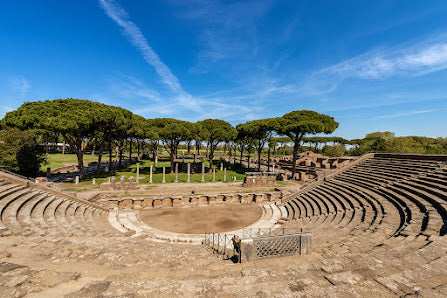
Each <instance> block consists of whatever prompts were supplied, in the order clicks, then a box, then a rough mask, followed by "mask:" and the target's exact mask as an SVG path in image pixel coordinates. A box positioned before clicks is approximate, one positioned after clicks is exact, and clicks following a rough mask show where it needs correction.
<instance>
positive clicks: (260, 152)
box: [258, 147, 262, 172]
mask: <svg viewBox="0 0 447 298" xmlns="http://www.w3.org/2000/svg"><path fill="white" fill-rule="evenodd" d="M260 149H261V150H259V148H258V171H259V172H260V171H261V154H262V147H261V148H260Z"/></svg>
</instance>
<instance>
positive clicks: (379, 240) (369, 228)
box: [285, 156, 447, 253]
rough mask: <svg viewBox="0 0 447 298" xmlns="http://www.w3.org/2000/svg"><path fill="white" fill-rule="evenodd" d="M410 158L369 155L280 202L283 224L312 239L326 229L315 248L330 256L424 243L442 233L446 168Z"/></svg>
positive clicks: (446, 221)
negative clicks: (303, 229) (307, 233)
mask: <svg viewBox="0 0 447 298" xmlns="http://www.w3.org/2000/svg"><path fill="white" fill-rule="evenodd" d="M415 158H416V159H414V160H411V159H400V158H387V157H382V156H381V157H373V158H370V159H367V160H365V161H363V162H361V163H359V164H357V165H355V166H353V167H351V168H350V169H348V170H346V171H344V172H341V173H338V174H337V175H336V176H334V177H332V179H328V180H327V181H325V182H323V183H320V184H318V185H316V186H314V187H313V188H311V189H310V190H307V191H306V192H303V193H300V194H299V195H297V196H296V197H295V198H293V199H291V200H288V201H287V202H286V203H285V207H286V208H287V210H288V212H289V218H288V219H289V221H288V226H290V225H294V226H297V225H298V226H301V227H307V228H309V229H311V230H312V231H314V237H315V236H316V237H317V238H319V237H321V233H323V234H324V233H325V232H326V231H329V230H330V232H331V235H333V237H330V238H332V239H330V240H327V239H320V240H321V241H320V247H326V248H327V249H326V250H325V251H326V252H329V251H330V252H331V253H334V250H333V249H334V247H335V248H337V249H341V250H344V249H349V250H351V251H352V250H358V249H360V248H361V249H360V250H362V249H363V250H364V249H366V247H369V248H370V249H371V247H381V246H387V247H388V246H391V247H401V243H406V242H408V241H410V240H411V239H419V238H420V239H424V240H423V243H425V245H427V244H428V243H430V242H429V240H428V239H433V237H436V236H437V235H440V236H443V235H445V233H446V232H447V211H446V210H447V169H446V168H445V167H446V162H443V161H439V160H427V159H426V160H417V157H415ZM424 158H426V157H424ZM446 160H447V159H446ZM334 228H335V229H334ZM336 239H338V240H336ZM346 239H349V241H347V240H346ZM316 243H318V240H317V241H316ZM360 243H363V245H361V244H360ZM365 243H369V244H370V246H368V245H365Z"/></svg>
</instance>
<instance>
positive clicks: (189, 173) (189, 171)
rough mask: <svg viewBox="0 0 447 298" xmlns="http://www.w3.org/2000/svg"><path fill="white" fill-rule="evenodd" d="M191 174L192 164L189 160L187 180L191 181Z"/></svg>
mask: <svg viewBox="0 0 447 298" xmlns="http://www.w3.org/2000/svg"><path fill="white" fill-rule="evenodd" d="M190 176H191V164H190V163H189V162H188V180H186V182H188V183H189V182H191V179H190Z"/></svg>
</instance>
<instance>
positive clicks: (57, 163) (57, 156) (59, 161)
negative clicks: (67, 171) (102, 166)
mask: <svg viewBox="0 0 447 298" xmlns="http://www.w3.org/2000/svg"><path fill="white" fill-rule="evenodd" d="M104 159H107V160H108V156H104V155H103V157H102V160H103V161H104ZM97 160H98V156H97V155H96V154H95V155H91V154H85V155H84V164H85V165H86V164H88V163H89V162H92V161H97ZM47 162H48V163H47V164H43V165H42V166H41V168H40V169H41V171H42V172H46V171H47V168H48V167H49V168H50V169H51V170H54V169H57V168H61V167H64V166H69V165H72V164H76V165H77V164H78V158H77V157H76V154H73V153H65V154H61V153H51V154H48V155H47Z"/></svg>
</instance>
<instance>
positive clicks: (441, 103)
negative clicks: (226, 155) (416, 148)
mask: <svg viewBox="0 0 447 298" xmlns="http://www.w3.org/2000/svg"><path fill="white" fill-rule="evenodd" d="M446 15H447V1H445V0H440V1H436V0H431V1H408V0H406V1H403V0H402V1H391V0H387V1H379V0H375V1H361V0H358V1H354V0H352V1H342V0H340V1H314V0H313V1H311V0H309V1H296V0H291V1H260V0H257V1H202V0H188V1H183V0H164V1H156V0H153V1H143V0H126V1H124V0H120V1H111V0H99V1H94V0H85V1H84V0H77V1H56V0H53V1H32V0H29V1H21V0H15V1H2V2H1V4H0V26H1V27H0V28H2V29H1V30H0V41H1V43H0V45H1V46H0V57H1V58H0V116H3V115H4V114H5V113H6V112H8V111H10V110H13V109H16V108H17V107H19V106H20V105H21V104H22V103H23V102H25V101H34V100H46V99H55V98H67V97H73V98H83V99H90V100H95V101H100V102H103V103H106V104H111V105H117V106H122V107H125V108H127V109H130V110H132V111H133V112H135V113H137V114H140V115H142V116H145V117H148V118H153V117H174V118H179V119H184V120H189V121H196V120H202V119H206V118H220V119H224V120H227V121H229V122H230V123H232V124H238V123H241V122H245V121H248V120H254V119H261V118H266V117H277V116H281V115H283V114H284V113H287V112H289V111H292V110H301V109H311V110H315V111H317V112H320V113H325V114H329V115H331V116H334V117H335V119H336V120H337V121H338V122H340V126H339V128H338V129H337V130H336V132H335V133H334V135H337V136H341V137H345V138H349V139H352V138H361V137H363V136H364V135H365V134H366V133H369V132H374V131H385V130H389V131H393V132H395V133H396V134H397V135H426V136H431V137H437V136H442V137H447V133H446V127H447V117H446V115H447V17H446Z"/></svg>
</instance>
